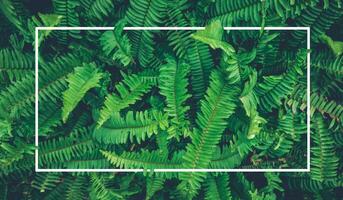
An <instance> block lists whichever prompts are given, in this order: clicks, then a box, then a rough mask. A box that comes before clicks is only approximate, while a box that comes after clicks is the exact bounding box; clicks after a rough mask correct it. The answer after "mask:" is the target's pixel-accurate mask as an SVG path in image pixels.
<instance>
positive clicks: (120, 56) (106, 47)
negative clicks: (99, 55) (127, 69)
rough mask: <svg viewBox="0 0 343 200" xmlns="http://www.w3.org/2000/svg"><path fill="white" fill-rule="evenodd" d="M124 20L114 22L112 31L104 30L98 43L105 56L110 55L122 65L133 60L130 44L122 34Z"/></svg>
mask: <svg viewBox="0 0 343 200" xmlns="http://www.w3.org/2000/svg"><path fill="white" fill-rule="evenodd" d="M125 24H126V22H125V21H120V22H118V23H117V24H116V26H115V29H114V31H106V32H105V33H103V34H102V36H101V37H100V45H101V46H102V49H103V51H104V52H105V55H106V56H110V57H111V58H112V59H113V60H114V61H117V60H118V61H120V62H121V63H122V64H123V65H124V66H127V65H129V64H130V63H131V62H133V58H132V56H131V44H130V41H129V38H128V37H127V36H126V35H122V31H123V28H124V26H125Z"/></svg>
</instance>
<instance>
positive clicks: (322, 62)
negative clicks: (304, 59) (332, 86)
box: [311, 52, 343, 77]
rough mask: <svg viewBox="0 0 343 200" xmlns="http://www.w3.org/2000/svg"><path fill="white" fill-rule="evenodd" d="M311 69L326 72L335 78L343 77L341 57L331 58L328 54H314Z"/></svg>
mask: <svg viewBox="0 0 343 200" xmlns="http://www.w3.org/2000/svg"><path fill="white" fill-rule="evenodd" d="M311 57H313V59H311V67H313V68H314V69H319V70H323V71H325V72H327V73H328V74H330V75H333V76H336V77H342V76H343V56H337V57H333V56H332V55H330V54H328V53H319V52H314V53H313V55H312V56H311Z"/></svg>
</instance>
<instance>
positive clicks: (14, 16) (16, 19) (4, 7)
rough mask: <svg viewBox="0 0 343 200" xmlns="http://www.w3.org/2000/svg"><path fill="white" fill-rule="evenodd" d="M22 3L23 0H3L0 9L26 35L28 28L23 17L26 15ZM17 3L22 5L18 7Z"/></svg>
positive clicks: (0, 2)
mask: <svg viewBox="0 0 343 200" xmlns="http://www.w3.org/2000/svg"><path fill="white" fill-rule="evenodd" d="M20 4H22V2H20V1H17V0H1V1H0V9H1V11H2V13H3V14H4V15H5V16H6V18H7V19H8V20H9V21H10V22H11V23H12V24H13V25H14V26H15V27H16V28H17V29H19V30H20V32H21V33H22V34H24V36H25V34H27V30H26V24H25V20H24V19H23V17H25V16H26V15H25V13H24V12H23V9H22V7H23V5H20ZM17 5H20V6H19V7H17Z"/></svg>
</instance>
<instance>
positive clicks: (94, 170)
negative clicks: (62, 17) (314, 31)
mask: <svg viewBox="0 0 343 200" xmlns="http://www.w3.org/2000/svg"><path fill="white" fill-rule="evenodd" d="M113 29H114V27H36V28H35V146H36V149H35V171H36V172H144V171H150V170H146V169H39V168H38V91H39V89H38V57H39V56H38V55H39V54H38V38H39V37H38V34H39V31H41V30H50V31H53V30H85V31H87V30H99V31H106V30H113ZM204 29H205V27H124V30H127V31H130V30H204ZM224 30H254V31H258V30H261V27H224ZM264 30H285V31H292V30H293V31H295V30H302V31H306V33H307V37H306V38H307V49H308V50H310V27H264ZM310 83H311V82H310V52H308V53H307V95H306V97H307V98H306V99H307V168H306V169H154V170H153V171H154V172H310V160H311V159H310V148H311V143H310V114H311V112H310V89H311V86H310V85H311V84H310Z"/></svg>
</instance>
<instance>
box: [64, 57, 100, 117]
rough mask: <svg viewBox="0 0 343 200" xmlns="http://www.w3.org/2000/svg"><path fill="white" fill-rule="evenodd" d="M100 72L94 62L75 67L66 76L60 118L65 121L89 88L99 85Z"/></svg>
mask: <svg viewBox="0 0 343 200" xmlns="http://www.w3.org/2000/svg"><path fill="white" fill-rule="evenodd" d="M101 77H102V73H100V72H98V70H97V69H96V66H95V64H94V63H90V64H84V65H83V66H81V67H76V68H75V69H74V72H73V73H72V74H70V75H69V76H68V78H67V82H68V84H69V85H68V89H67V90H66V91H65V92H64V93H63V108H62V119H63V121H64V122H65V121H66V120H67V119H68V116H69V114H70V112H71V111H72V110H74V108H75V107H76V105H77V104H78V103H79V101H80V100H81V99H82V98H83V97H84V96H85V94H86V92H87V91H88V90H90V89H91V88H94V87H98V86H99V80H100V79H101Z"/></svg>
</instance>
